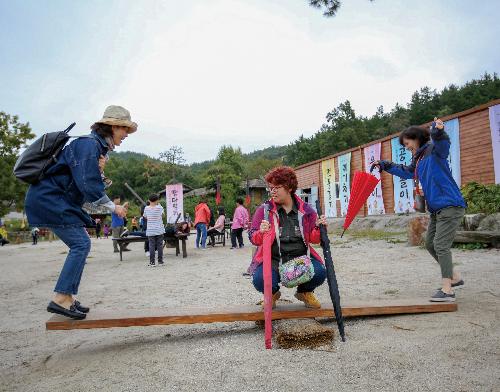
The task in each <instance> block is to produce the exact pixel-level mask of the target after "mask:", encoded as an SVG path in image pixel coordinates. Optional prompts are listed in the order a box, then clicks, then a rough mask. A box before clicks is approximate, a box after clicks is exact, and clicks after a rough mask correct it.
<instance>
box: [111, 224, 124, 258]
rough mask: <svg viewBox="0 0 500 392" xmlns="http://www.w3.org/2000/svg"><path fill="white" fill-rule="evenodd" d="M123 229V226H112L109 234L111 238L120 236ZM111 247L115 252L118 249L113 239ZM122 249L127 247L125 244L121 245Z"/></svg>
mask: <svg viewBox="0 0 500 392" xmlns="http://www.w3.org/2000/svg"><path fill="white" fill-rule="evenodd" d="M124 230H125V229H124V228H123V226H117V227H112V228H111V236H112V237H113V238H120V236H121V235H122V233H123V231H124ZM113 249H114V250H115V252H118V251H119V249H118V242H116V241H115V240H113ZM123 249H127V246H126V245H125V246H124V247H123Z"/></svg>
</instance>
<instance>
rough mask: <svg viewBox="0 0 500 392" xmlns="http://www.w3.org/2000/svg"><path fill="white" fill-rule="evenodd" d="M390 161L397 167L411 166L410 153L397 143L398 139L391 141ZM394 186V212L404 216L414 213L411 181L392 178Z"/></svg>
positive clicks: (396, 177)
mask: <svg viewBox="0 0 500 392" xmlns="http://www.w3.org/2000/svg"><path fill="white" fill-rule="evenodd" d="M391 149H392V161H393V162H394V163H396V164H398V165H406V166H409V165H410V164H411V159H412V156H411V152H410V151H407V150H406V148H404V146H402V145H401V143H399V137H395V138H394V139H391ZM392 182H393V184H394V212H395V213H396V214H404V213H408V212H414V211H415V210H414V209H413V188H414V184H413V180H407V179H405V178H401V177H398V176H392Z"/></svg>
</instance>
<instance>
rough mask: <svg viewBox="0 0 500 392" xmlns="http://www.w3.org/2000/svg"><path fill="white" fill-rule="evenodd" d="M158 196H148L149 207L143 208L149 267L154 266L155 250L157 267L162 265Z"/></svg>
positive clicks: (162, 232) (161, 225) (161, 212)
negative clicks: (156, 252)
mask: <svg viewBox="0 0 500 392" xmlns="http://www.w3.org/2000/svg"><path fill="white" fill-rule="evenodd" d="M158 199H159V197H158V195H157V194H153V195H151V196H149V206H146V208H144V214H143V216H144V218H146V219H147V222H148V225H147V228H146V236H147V237H148V242H149V266H150V267H154V266H155V249H156V250H157V251H158V265H163V235H164V234H165V226H164V224H163V207H162V206H161V205H160V204H158Z"/></svg>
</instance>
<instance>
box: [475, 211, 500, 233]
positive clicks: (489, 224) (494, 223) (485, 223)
mask: <svg viewBox="0 0 500 392" xmlns="http://www.w3.org/2000/svg"><path fill="white" fill-rule="evenodd" d="M477 230H479V231H497V232H498V231H500V213H496V214H491V215H488V216H487V217H486V218H484V219H483V220H482V221H481V223H480V224H479V227H478V228H477Z"/></svg>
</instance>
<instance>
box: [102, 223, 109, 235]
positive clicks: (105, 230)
mask: <svg viewBox="0 0 500 392" xmlns="http://www.w3.org/2000/svg"><path fill="white" fill-rule="evenodd" d="M102 231H103V233H104V237H106V238H108V236H109V226H108V224H107V223H105V224H104V228H103V229H102Z"/></svg>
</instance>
